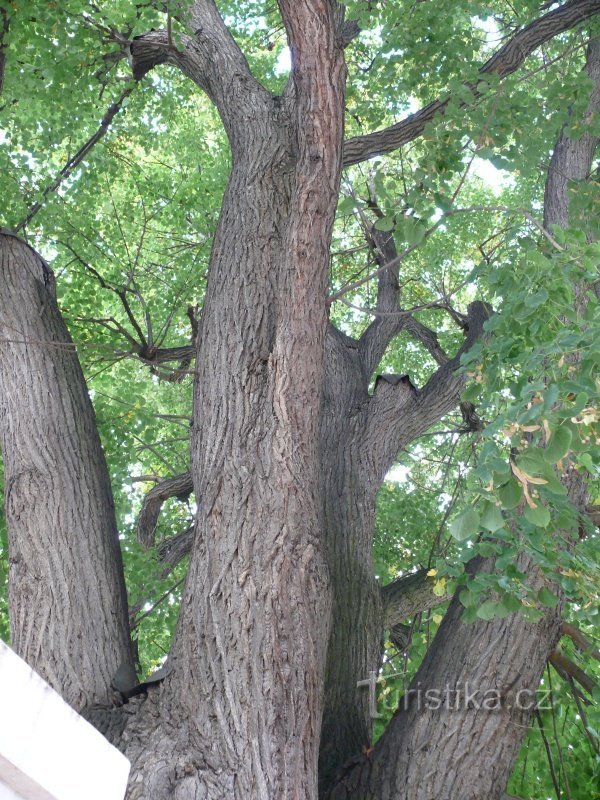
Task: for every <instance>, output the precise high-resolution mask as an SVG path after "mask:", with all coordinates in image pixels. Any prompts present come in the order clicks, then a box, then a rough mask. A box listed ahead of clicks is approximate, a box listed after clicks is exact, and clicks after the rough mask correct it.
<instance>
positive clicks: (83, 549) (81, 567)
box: [0, 233, 135, 710]
mask: <svg viewBox="0 0 600 800" xmlns="http://www.w3.org/2000/svg"><path fill="white" fill-rule="evenodd" d="M0 281H1V286H0V295H1V297H2V303H0V336H1V337H2V340H1V342H0V435H1V437H2V451H3V454H4V475H5V490H4V491H5V512H6V521H7V528H8V541H9V562H10V568H9V607H10V609H11V617H10V629H11V639H12V646H13V648H14V649H15V650H16V652H17V653H18V654H19V655H20V656H21V657H22V658H24V659H25V660H26V661H27V662H28V663H29V664H30V665H31V666H32V667H34V668H35V669H36V670H37V671H38V672H39V673H40V674H41V675H42V676H43V677H44V678H45V679H46V680H47V681H48V683H49V684H50V685H51V686H53V687H54V688H55V689H56V690H57V691H59V692H60V693H61V694H62V695H63V697H64V698H65V700H67V702H69V703H70V704H71V705H72V706H73V707H74V708H76V709H78V710H80V709H82V708H84V707H86V706H90V705H93V704H95V703H111V702H112V700H113V692H112V690H111V680H112V678H113V677H114V675H115V673H116V672H117V670H118V668H119V667H122V666H123V667H125V668H129V670H130V671H132V670H133V662H132V655H131V647H130V640H129V626H128V622H127V599H126V595H125V584H124V580H123V570H122V565H121V553H120V549H119V540H118V536H117V526H116V521H115V512H114V506H113V499H112V493H111V488H110V480H109V476H108V471H107V468H106V463H105V461H104V455H103V453H102V448H101V446H100V440H99V438H98V433H97V430H96V420H95V416H94V411H93V409H92V404H91V402H90V398H89V396H88V392H87V387H86V385H85V380H84V377H83V374H82V372H81V368H80V366H79V361H78V359H77V353H76V351H75V348H74V346H73V345H72V342H71V338H70V336H69V334H68V331H67V329H66V327H65V325H64V323H63V321H62V318H61V316H60V312H59V310H58V307H57V305H56V299H55V294H54V276H53V274H52V272H51V271H50V269H49V267H48V266H47V264H46V263H45V262H44V261H43V260H42V259H41V258H40V257H39V256H37V255H36V254H35V253H34V252H33V250H32V249H31V248H30V247H29V246H28V245H27V244H25V242H23V241H21V240H20V239H18V238H16V237H15V236H12V235H7V234H5V233H0ZM133 674H134V676H135V673H133Z"/></svg>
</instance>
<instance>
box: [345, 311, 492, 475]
mask: <svg viewBox="0 0 600 800" xmlns="http://www.w3.org/2000/svg"><path fill="white" fill-rule="evenodd" d="M468 311H469V315H468V322H467V325H466V339H465V343H464V344H463V346H462V347H461V348H460V350H459V351H458V353H457V354H456V355H455V356H454V358H452V359H451V360H449V361H447V362H446V363H444V364H443V365H442V366H441V367H440V368H439V369H438V370H437V371H436V372H435V373H434V374H433V375H432V377H431V378H430V379H429V381H428V382H427V384H426V385H425V386H424V387H423V389H422V390H420V391H419V390H418V389H416V388H415V387H414V386H413V385H412V383H411V382H410V379H409V378H408V376H406V375H404V376H393V375H381V376H379V377H378V379H377V381H376V383H375V391H374V393H373V396H372V398H371V400H370V402H369V405H368V408H367V411H366V415H367V416H366V422H365V437H364V440H363V441H362V442H361V447H362V450H363V452H364V457H363V458H364V460H363V463H364V465H365V469H366V470H367V472H368V478H367V479H369V480H371V481H372V482H373V484H374V485H376V486H379V483H380V482H381V480H383V477H384V475H385V473H386V472H387V470H388V469H389V468H390V466H391V464H392V463H393V461H394V459H395V458H396V456H397V454H398V451H399V450H401V449H402V448H403V447H406V445H407V444H409V443H410V442H412V441H414V439H416V438H417V437H418V436H420V435H421V434H423V433H425V431H427V430H428V429H429V428H430V427H431V426H432V425H433V424H434V423H436V422H438V421H439V420H440V419H442V417H444V416H445V415H446V414H447V413H448V412H449V411H451V410H452V409H453V408H455V407H456V406H457V405H458V403H459V398H460V393H461V391H462V389H463V387H464V385H465V381H466V375H465V374H464V373H463V372H461V371H459V367H460V359H461V356H462V355H463V353H466V352H467V351H468V350H470V348H471V347H472V346H473V344H474V343H475V342H476V341H477V339H478V338H479V337H480V336H481V334H482V331H483V324H484V322H485V321H486V319H487V318H488V316H489V308H488V306H486V305H485V303H481V302H474V303H471V305H470V306H469V310H468Z"/></svg>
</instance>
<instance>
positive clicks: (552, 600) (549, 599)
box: [537, 586, 558, 608]
mask: <svg viewBox="0 0 600 800" xmlns="http://www.w3.org/2000/svg"><path fill="white" fill-rule="evenodd" d="M537 596H538V600H539V601H540V603H541V604H542V605H544V606H547V607H548V608H556V606H557V605H558V597H557V596H556V595H555V594H553V593H552V592H551V591H550V589H547V588H546V587H545V586H542V588H541V589H540V590H539V592H538V595H537Z"/></svg>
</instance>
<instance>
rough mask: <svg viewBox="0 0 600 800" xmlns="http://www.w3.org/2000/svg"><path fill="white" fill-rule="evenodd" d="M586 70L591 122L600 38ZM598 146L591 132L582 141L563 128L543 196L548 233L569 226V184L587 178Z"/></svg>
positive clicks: (598, 105)
mask: <svg viewBox="0 0 600 800" xmlns="http://www.w3.org/2000/svg"><path fill="white" fill-rule="evenodd" d="M585 71H586V73H587V75H588V77H589V78H590V79H591V80H592V81H593V82H594V88H593V90H592V94H591V96H590V101H589V104H588V110H587V114H586V116H585V118H584V121H586V122H589V121H591V118H592V116H593V115H594V114H597V113H599V112H600V39H594V40H593V41H592V42H590V44H589V47H588V53H587V61H586V66H585ZM597 145H598V137H597V136H593V135H592V134H590V133H588V132H586V133H584V134H583V136H582V137H581V138H579V139H571V138H569V137H568V136H567V135H566V133H565V130H564V129H563V131H561V134H560V136H559V138H558V142H557V143H556V147H555V148H554V152H553V153H552V158H551V160H550V167H549V169H548V177H547V180H546V190H545V194H544V227H545V228H546V229H547V230H549V229H550V226H551V225H558V226H560V227H561V228H568V227H569V195H568V184H569V182H570V181H577V180H579V181H581V180H585V179H586V178H587V177H588V174H589V171H590V165H591V163H592V160H593V156H594V151H595V149H596V146H597Z"/></svg>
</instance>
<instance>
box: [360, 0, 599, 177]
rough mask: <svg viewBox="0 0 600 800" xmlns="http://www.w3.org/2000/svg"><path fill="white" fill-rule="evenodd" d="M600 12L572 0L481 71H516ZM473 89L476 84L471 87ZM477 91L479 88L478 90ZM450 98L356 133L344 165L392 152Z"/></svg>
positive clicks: (588, 2)
mask: <svg viewBox="0 0 600 800" xmlns="http://www.w3.org/2000/svg"><path fill="white" fill-rule="evenodd" d="M599 12H600V3H599V2H598V0H571V1H570V2H567V3H565V4H564V5H562V6H560V8H556V9H555V10H554V11H550V12H549V13H548V14H545V15H544V16H543V17H540V18H539V19H537V20H534V21H533V22H531V23H530V24H529V25H527V26H525V28H523V29H522V30H521V31H519V32H518V33H517V34H515V36H513V38H512V39H510V41H508V42H507V43H506V44H505V45H504V46H503V47H501V48H500V50H498V52H497V53H496V54H495V55H494V56H493V57H492V58H491V59H490V60H489V61H487V62H486V63H485V64H484V65H483V66H482V67H481V68H480V70H479V74H480V75H481V76H485V75H498V76H499V77H500V78H505V77H506V76H507V75H510V74H512V73H513V72H515V71H516V70H517V69H518V68H519V67H520V66H521V64H522V63H523V62H524V61H525V59H526V58H527V57H528V56H529V55H531V53H533V51H534V50H536V49H537V48H538V47H539V46H540V45H542V44H544V42H547V41H548V40H549V39H552V38H553V37H554V36H556V35H558V34H559V33H563V32H564V31H567V30H569V29H570V28H573V27H574V26H575V25H577V24H578V23H580V22H583V21H584V20H586V19H589V18H590V17H593V16H594V15H595V14H597V13H599ZM470 88H471V89H473V88H474V87H472V86H471V87H470ZM475 91H476V90H475ZM449 101H450V97H446V98H444V99H439V98H438V99H437V100H434V101H433V102H432V103H430V104H429V105H428V106H425V108H422V109H421V110H420V111H417V112H416V113H414V114H411V115H410V116H408V117H406V119H404V120H402V121H401V122H398V123H397V124H396V125H392V126H390V127H389V128H385V129H384V130H381V131H375V132H374V133H370V134H367V135H365V136H356V137H354V138H353V139H349V140H347V141H346V143H345V145H344V166H345V167H348V166H350V165H351V164H358V163H360V162H361V161H366V160H367V159H368V158H371V157H372V156H376V155H382V154H384V153H391V152H392V151H393V150H397V149H398V148H399V147H402V145H405V144H407V143H408V142H412V141H413V140H414V139H416V138H417V137H419V136H420V135H421V134H422V133H423V130H424V128H425V126H426V125H427V123H428V122H431V120H433V119H434V117H435V116H436V115H437V114H440V115H442V114H443V113H444V111H445V108H446V106H447V105H448V103H449Z"/></svg>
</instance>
